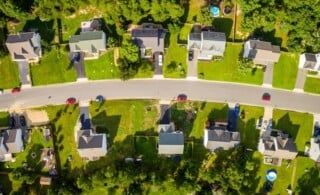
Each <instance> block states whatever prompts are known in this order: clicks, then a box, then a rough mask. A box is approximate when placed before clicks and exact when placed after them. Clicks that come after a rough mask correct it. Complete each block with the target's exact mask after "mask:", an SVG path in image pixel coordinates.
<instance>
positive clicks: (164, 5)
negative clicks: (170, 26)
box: [150, 0, 184, 22]
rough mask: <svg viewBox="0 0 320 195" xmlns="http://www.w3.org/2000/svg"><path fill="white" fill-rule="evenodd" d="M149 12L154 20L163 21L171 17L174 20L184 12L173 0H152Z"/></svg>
mask: <svg viewBox="0 0 320 195" xmlns="http://www.w3.org/2000/svg"><path fill="white" fill-rule="evenodd" d="M151 7H152V8H151V11H150V14H151V16H152V18H153V19H154V21H156V22H163V21H165V20H168V19H171V20H175V19H178V18H179V17H181V16H182V15H183V13H184V8H183V7H181V6H180V5H179V4H178V3H177V2H176V1H174V0H161V1H159V0H152V6H151Z"/></svg>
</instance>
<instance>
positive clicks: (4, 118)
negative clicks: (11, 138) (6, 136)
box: [0, 112, 9, 127]
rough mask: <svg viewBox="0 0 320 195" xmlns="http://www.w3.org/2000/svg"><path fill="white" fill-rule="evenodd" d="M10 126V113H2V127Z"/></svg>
mask: <svg viewBox="0 0 320 195" xmlns="http://www.w3.org/2000/svg"><path fill="white" fill-rule="evenodd" d="M7 126H9V113H8V112H0V127H7Z"/></svg>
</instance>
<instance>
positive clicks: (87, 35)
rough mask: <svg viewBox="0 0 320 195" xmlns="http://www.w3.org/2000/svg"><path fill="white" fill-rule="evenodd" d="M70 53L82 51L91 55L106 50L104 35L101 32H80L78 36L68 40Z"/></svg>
mask: <svg viewBox="0 0 320 195" xmlns="http://www.w3.org/2000/svg"><path fill="white" fill-rule="evenodd" d="M69 48H70V51H71V52H75V51H83V52H89V53H92V54H97V53H99V51H100V50H105V49H106V35H105V33H104V32H103V31H87V32H81V33H80V35H73V36H71V37H70V40H69Z"/></svg>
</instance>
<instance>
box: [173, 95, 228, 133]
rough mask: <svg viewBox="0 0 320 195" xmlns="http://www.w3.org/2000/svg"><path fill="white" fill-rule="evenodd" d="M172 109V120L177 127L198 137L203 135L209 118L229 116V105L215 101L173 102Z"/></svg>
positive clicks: (225, 117)
mask: <svg viewBox="0 0 320 195" xmlns="http://www.w3.org/2000/svg"><path fill="white" fill-rule="evenodd" d="M171 109H172V110H171V120H172V121H174V122H175V127H176V129H179V130H183V132H184V133H185V135H186V136H188V137H194V138H196V139H199V138H201V137H202V136H203V133H204V127H205V122H206V121H207V120H208V119H227V116H228V115H227V114H228V107H227V105H226V104H222V103H214V102H198V101H187V102H179V103H176V104H173V105H172V107H171ZM195 112H196V113H195Z"/></svg>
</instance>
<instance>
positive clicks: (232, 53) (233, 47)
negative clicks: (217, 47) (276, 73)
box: [198, 43, 263, 85]
mask: <svg viewBox="0 0 320 195" xmlns="http://www.w3.org/2000/svg"><path fill="white" fill-rule="evenodd" d="M242 47H243V45H242V44H236V43H227V46H226V50H225V53H224V57H223V60H221V61H211V62H205V61H199V63H198V76H199V78H203V79H207V80H218V81H230V82H239V83H248V84H255V85H261V84H262V81H263V72H262V70H260V69H252V70H251V71H249V72H247V73H244V72H241V71H239V70H238V65H237V62H238V59H239V56H241V51H242Z"/></svg>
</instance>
